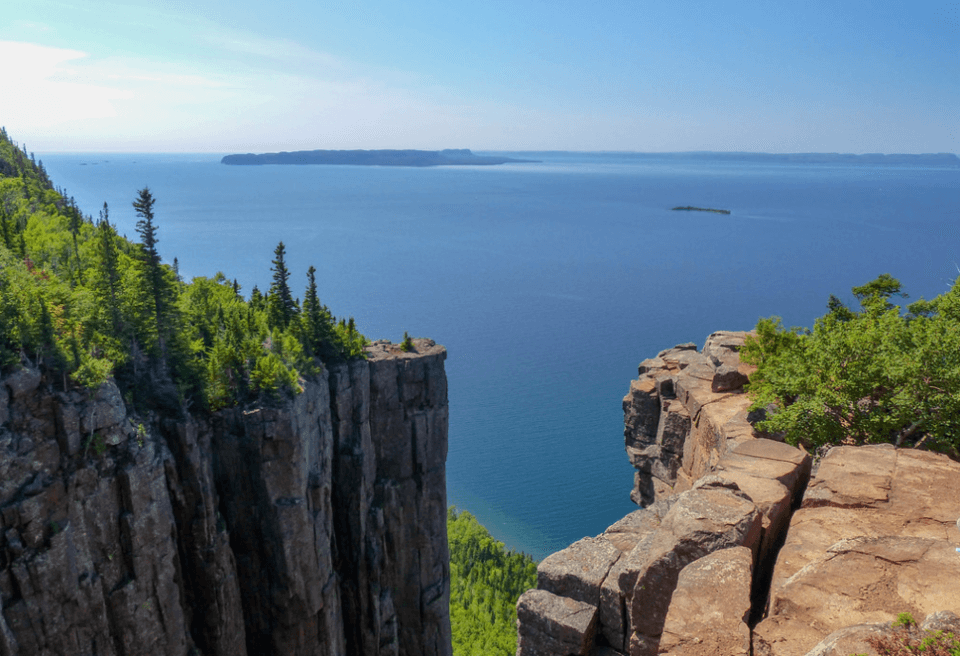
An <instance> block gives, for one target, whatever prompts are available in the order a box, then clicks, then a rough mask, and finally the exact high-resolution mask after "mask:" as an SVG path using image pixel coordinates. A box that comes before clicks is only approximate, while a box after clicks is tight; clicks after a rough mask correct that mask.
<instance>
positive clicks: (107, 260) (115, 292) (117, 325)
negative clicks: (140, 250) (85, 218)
mask: <svg viewBox="0 0 960 656" xmlns="http://www.w3.org/2000/svg"><path fill="white" fill-rule="evenodd" d="M116 239H117V233H116V231H115V230H114V228H113V226H112V225H110V209H109V208H108V207H107V204H106V202H104V204H103V209H102V210H100V221H99V222H98V223H97V249H98V251H99V255H100V267H99V274H100V275H99V280H98V285H97V291H98V292H99V296H100V298H101V302H102V303H104V304H105V305H106V307H107V310H108V312H109V316H110V324H111V328H112V330H113V336H114V337H118V338H119V337H120V332H121V330H122V321H121V313H120V300H119V299H120V271H119V267H118V263H117V261H118V253H117V243H116Z"/></svg>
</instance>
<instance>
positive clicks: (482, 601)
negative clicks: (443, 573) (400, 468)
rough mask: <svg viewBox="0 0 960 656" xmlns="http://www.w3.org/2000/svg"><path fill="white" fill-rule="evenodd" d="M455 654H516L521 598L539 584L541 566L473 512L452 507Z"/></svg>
mask: <svg viewBox="0 0 960 656" xmlns="http://www.w3.org/2000/svg"><path fill="white" fill-rule="evenodd" d="M447 535H448V540H449V543H450V624H451V625H452V628H453V654H454V656H513V655H514V654H515V653H516V652H517V607H516V606H517V599H519V597H520V595H521V594H522V593H523V592H524V591H526V590H529V589H530V588H534V587H536V585H537V564H536V563H535V562H534V561H533V559H532V558H530V556H527V555H526V554H521V553H516V552H513V551H508V550H507V549H506V548H505V547H504V546H503V543H502V542H498V541H497V540H494V539H493V537H491V535H490V533H488V532H487V529H485V528H484V527H483V526H482V525H481V524H480V522H478V521H477V519H476V518H475V517H474V516H473V515H471V514H470V513H468V512H465V511H460V512H458V511H457V509H456V508H450V509H449V510H448V511H447Z"/></svg>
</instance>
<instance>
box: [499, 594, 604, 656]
mask: <svg viewBox="0 0 960 656" xmlns="http://www.w3.org/2000/svg"><path fill="white" fill-rule="evenodd" d="M517 619H518V620H519V625H518V628H519V635H518V640H517V656H556V655H558V654H563V655H564V656H566V655H568V654H575V655H576V656H587V654H589V653H590V648H591V647H592V646H593V637H594V634H595V633H596V629H597V607H596V606H592V605H590V604H585V603H583V602H582V601H575V600H573V599H569V598H567V597H560V596H558V595H555V594H553V593H552V592H547V591H546V590H527V591H526V592H524V593H523V594H522V595H520V599H519V600H517Z"/></svg>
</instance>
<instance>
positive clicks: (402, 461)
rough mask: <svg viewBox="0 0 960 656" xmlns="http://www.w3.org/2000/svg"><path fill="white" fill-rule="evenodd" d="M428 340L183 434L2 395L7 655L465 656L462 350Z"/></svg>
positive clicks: (108, 401) (107, 396)
mask: <svg viewBox="0 0 960 656" xmlns="http://www.w3.org/2000/svg"><path fill="white" fill-rule="evenodd" d="M415 345H416V351H415V352H411V353H403V352H402V351H400V349H399V348H398V347H396V346H394V345H390V344H388V343H375V344H374V345H372V346H371V347H370V349H369V353H368V359H367V360H365V361H359V362H354V363H350V364H346V365H342V366H339V367H336V368H334V369H332V370H331V371H330V372H328V375H327V376H326V377H325V378H324V379H322V380H318V381H313V382H308V383H307V384H306V385H305V389H304V392H303V393H302V394H300V395H298V396H297V397H296V398H295V399H294V400H293V401H291V402H289V403H287V404H285V405H283V406H282V407H278V408H269V407H263V408H255V409H247V410H240V409H231V410H225V411H221V412H218V413H216V414H214V415H212V416H206V417H200V416H197V417H187V418H185V419H180V420H171V419H159V418H156V417H151V418H146V419H142V420H137V423H134V421H132V419H131V418H128V417H127V412H126V409H125V407H124V402H123V399H122V398H121V396H120V393H119V391H118V390H117V388H116V387H115V386H114V385H112V384H107V385H104V386H103V387H101V388H100V389H99V390H98V391H97V392H96V393H95V394H93V395H90V396H88V395H84V394H81V393H79V392H70V393H64V392H56V391H53V390H52V388H51V386H50V385H49V384H47V382H46V381H44V380H43V379H42V378H41V376H40V374H39V373H38V372H35V371H30V370H22V371H20V372H18V373H16V374H14V375H12V376H9V377H8V378H6V379H4V380H2V381H0V524H2V527H0V531H2V538H0V599H2V612H0V655H2V656H12V655H16V654H20V655H27V654H97V655H107V654H109V655H117V656H120V655H127V654H129V655H133V654H147V653H149V654H157V655H159V654H170V655H173V654H176V655H178V656H179V655H185V654H201V653H202V654H219V655H223V656H227V655H230V656H235V655H238V654H250V655H253V654H257V655H260V654H284V655H287V654H291V655H294V654H295V655H300V654H303V655H308V654H309V655H318V656H319V655H324V656H326V655H330V656H333V655H345V656H346V655H360V654H363V655H367V654H377V655H384V656H386V655H397V656H401V655H411V656H412V655H414V654H416V655H420V654H430V655H438V656H448V655H449V654H450V622H449V614H448V605H449V564H448V553H447V537H446V487H445V461H446V451H447V387H446V375H445V373H444V368H443V361H444V359H445V357H446V352H445V350H444V349H443V347H441V346H437V345H435V344H434V343H433V342H431V341H429V340H415ZM140 421H142V422H143V423H139V422H140Z"/></svg>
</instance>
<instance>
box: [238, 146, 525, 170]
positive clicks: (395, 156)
mask: <svg viewBox="0 0 960 656" xmlns="http://www.w3.org/2000/svg"><path fill="white" fill-rule="evenodd" d="M536 161H537V160H532V159H514V158H512V157H492V156H489V155H474V154H473V153H472V152H471V151H470V150H468V149H466V148H460V149H447V150H297V151H294V152H290V153H288V152H281V153H263V154H261V155H254V154H253V153H247V154H246V155H227V156H225V157H224V158H223V159H221V160H220V163H221V164H231V165H243V164H248V165H249V164H253V165H262V164H349V165H353V166H493V165H497V164H517V163H528V162H536Z"/></svg>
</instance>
